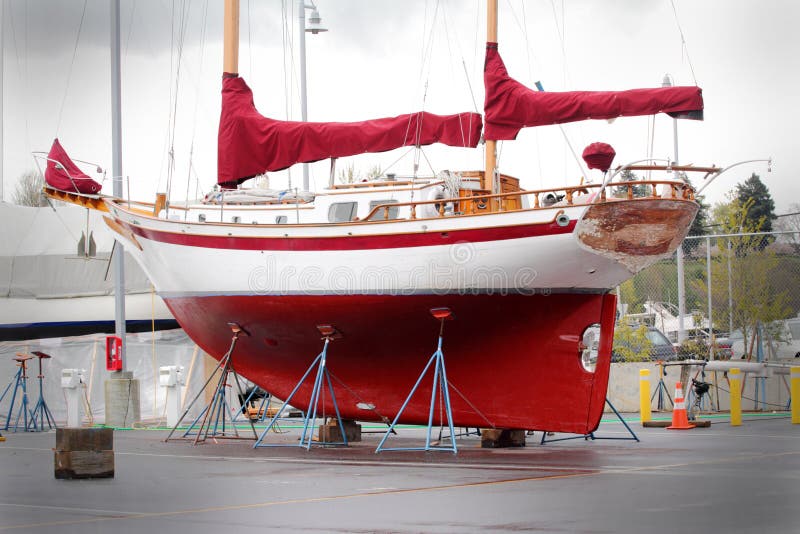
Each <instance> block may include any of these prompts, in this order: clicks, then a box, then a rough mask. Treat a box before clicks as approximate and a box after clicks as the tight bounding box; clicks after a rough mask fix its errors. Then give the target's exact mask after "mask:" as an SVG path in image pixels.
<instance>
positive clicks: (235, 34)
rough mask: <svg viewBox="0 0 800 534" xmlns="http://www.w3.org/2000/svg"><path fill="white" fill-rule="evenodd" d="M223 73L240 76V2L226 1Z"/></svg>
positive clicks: (236, 0) (235, 0) (237, 0)
mask: <svg viewBox="0 0 800 534" xmlns="http://www.w3.org/2000/svg"><path fill="white" fill-rule="evenodd" d="M223 32H224V33H223V38H222V71H223V72H227V73H229V74H239V0H225V23H224V27H223Z"/></svg>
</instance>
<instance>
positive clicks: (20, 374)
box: [0, 353, 38, 432]
mask: <svg viewBox="0 0 800 534" xmlns="http://www.w3.org/2000/svg"><path fill="white" fill-rule="evenodd" d="M31 358H33V356H31V355H29V354H22V353H17V355H16V356H15V357H14V361H16V362H17V367H19V369H17V372H16V373H15V374H14V378H12V379H11V382H9V383H8V385H7V386H6V389H5V390H4V391H3V394H2V395H0V402H2V400H3V398H4V397H5V396H6V394H7V393H8V391H9V390H10V389H11V386H12V385H13V386H14V389H13V392H12V394H11V403H10V404H9V405H8V415H7V416H6V424H5V427H3V430H8V428H9V426H10V425H11V414H12V413H13V411H14V401H16V399H17V394H18V393H21V397H20V405H19V410H17V418H16V420H15V421H14V427H13V428H14V432H16V431H17V430H19V428H20V424H19V420H20V418H22V430H23V431H24V432H28V431H36V430H38V427H37V426H36V418H35V417H34V414H33V412H32V411H31V410H30V409H29V408H28V406H29V404H28V374H27V370H28V365H27V361H28V360H30V359H31Z"/></svg>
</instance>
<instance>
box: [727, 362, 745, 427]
mask: <svg viewBox="0 0 800 534" xmlns="http://www.w3.org/2000/svg"><path fill="white" fill-rule="evenodd" d="M728 379H729V381H730V388H731V426H742V374H741V371H739V369H736V368H734V369H731V370H730V371H728Z"/></svg>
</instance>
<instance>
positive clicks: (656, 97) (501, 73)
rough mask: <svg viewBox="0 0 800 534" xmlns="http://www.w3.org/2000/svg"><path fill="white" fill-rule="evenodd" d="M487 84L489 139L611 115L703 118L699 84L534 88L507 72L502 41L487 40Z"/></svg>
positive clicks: (485, 76)
mask: <svg viewBox="0 0 800 534" xmlns="http://www.w3.org/2000/svg"><path fill="white" fill-rule="evenodd" d="M483 81H484V85H485V88H486V100H485V102H484V106H483V109H484V113H485V117H486V128H485V130H484V137H485V138H486V139H493V140H496V141H501V140H508V139H515V138H516V137H517V134H518V133H519V131H520V130H521V129H522V128H525V127H528V126H546V125H548V124H561V123H564V122H574V121H581V120H586V119H612V118H615V117H623V116H624V117H632V116H636V115H653V114H655V113H668V114H669V115H671V116H673V117H678V118H691V119H700V120H702V118H703V96H702V90H701V89H700V88H699V87H662V88H657V89H631V90H629V91H570V92H563V93H550V92H545V91H534V90H531V89H529V88H527V87H525V86H524V85H522V84H521V83H519V82H518V81H516V80H514V79H513V78H511V77H509V76H508V71H507V70H506V66H505V65H504V64H503V59H502V58H501V57H500V54H499V52H498V51H497V43H486V64H485V65H484V69H483Z"/></svg>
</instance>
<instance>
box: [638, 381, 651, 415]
mask: <svg viewBox="0 0 800 534" xmlns="http://www.w3.org/2000/svg"><path fill="white" fill-rule="evenodd" d="M639 419H641V421H642V424H644V423H649V422H650V420H651V419H652V414H651V411H650V369H639Z"/></svg>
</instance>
